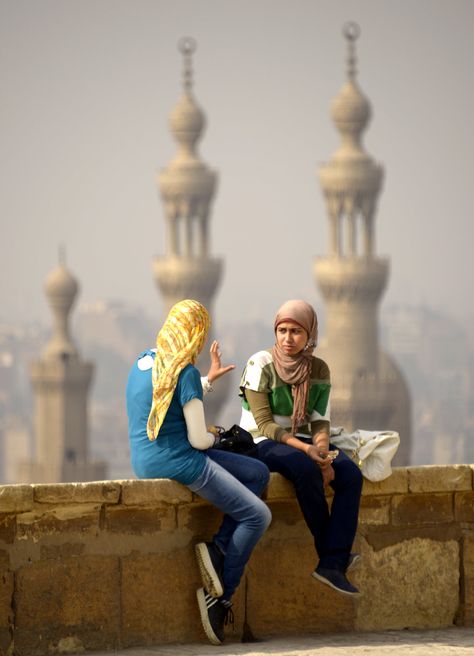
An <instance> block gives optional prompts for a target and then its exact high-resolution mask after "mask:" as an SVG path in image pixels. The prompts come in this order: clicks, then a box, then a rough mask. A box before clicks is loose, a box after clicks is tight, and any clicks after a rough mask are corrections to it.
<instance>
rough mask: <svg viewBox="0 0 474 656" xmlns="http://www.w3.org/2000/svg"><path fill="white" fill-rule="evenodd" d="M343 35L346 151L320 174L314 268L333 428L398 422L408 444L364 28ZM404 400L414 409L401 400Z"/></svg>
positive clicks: (339, 99) (341, 120)
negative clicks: (385, 328) (363, 57)
mask: <svg viewBox="0 0 474 656" xmlns="http://www.w3.org/2000/svg"><path fill="white" fill-rule="evenodd" d="M343 33H344V36H345V38H346V39H347V45H348V57H347V80H346V82H345V84H344V85H343V87H342V89H341V90H340V92H339V94H338V95H337V96H336V98H335V100H334V102H333V104H332V108H331V114H332V118H333V121H334V123H335V125H336V127H337V129H338V131H339V133H340V135H341V144H340V146H339V148H338V149H337V150H336V152H335V153H334V155H333V157H332V158H331V160H330V161H329V162H328V163H327V164H324V165H323V166H322V167H321V169H320V172H319V177H320V182H321V187H322V190H323V193H324V196H325V199H326V206H327V212H328V217H329V254H328V256H327V257H323V258H318V259H317V260H316V262H315V265H314V272H315V276H316V278H317V281H318V284H319V287H320V289H321V292H322V295H323V297H324V300H325V302H326V307H327V313H326V315H327V323H326V335H327V337H326V339H325V340H323V342H322V344H321V349H320V352H321V357H324V359H326V360H327V361H328V364H329V366H330V369H331V377H332V381H333V395H332V406H333V417H334V420H335V422H336V423H337V424H341V425H344V427H345V428H347V429H351V430H352V429H354V428H383V427H385V428H395V429H396V430H397V427H395V426H394V425H393V422H394V421H396V423H398V428H399V429H400V431H401V432H402V431H404V432H405V435H401V439H402V440H403V439H405V440H406V441H407V440H408V442H409V435H407V433H409V420H407V422H405V423H404V422H403V421H399V419H400V418H399V417H397V418H396V419H395V418H394V417H395V414H396V412H398V409H397V407H396V406H397V404H404V406H405V407H404V409H403V411H405V409H406V406H407V405H408V406H409V397H408V391H407V388H406V385H405V383H404V381H403V378H402V377H401V374H400V372H398V370H397V369H396V365H395V364H394V363H392V362H391V360H390V359H389V358H388V356H386V355H385V354H383V353H382V352H381V351H380V348H379V338H378V309H379V302H380V299H381V297H382V294H383V292H384V289H385V287H386V284H387V280H388V274H389V262H388V260H387V259H386V258H381V257H378V256H377V255H376V245H375V213H376V207H377V200H378V196H379V193H380V190H381V187H382V181H383V175H384V174H383V169H382V166H380V165H379V164H377V163H376V162H375V161H374V160H373V159H372V157H371V156H370V155H369V154H368V153H367V152H366V150H365V149H364V146H363V144H362V134H363V132H364V130H365V129H366V127H367V125H368V123H369V120H370V116H371V106H370V103H369V101H368V99H367V98H366V97H365V95H364V94H363V93H362V91H361V89H360V87H359V84H358V82H357V79H356V72H357V71H356V63H357V60H356V50H355V42H356V40H357V38H358V37H359V34H360V29H359V26H358V25H357V24H356V23H352V22H351V23H347V24H346V25H345V26H344V31H343ZM389 387H390V391H389ZM397 395H398V396H397ZM403 395H405V396H407V397H408V402H407V400H406V398H404V399H403V400H401V399H402V396H403ZM407 412H408V414H409V407H408V410H407ZM391 422H392V423H391ZM402 424H403V427H402ZM407 425H408V428H407ZM405 443H407V442H405Z"/></svg>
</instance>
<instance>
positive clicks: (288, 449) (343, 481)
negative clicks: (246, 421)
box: [257, 440, 362, 571]
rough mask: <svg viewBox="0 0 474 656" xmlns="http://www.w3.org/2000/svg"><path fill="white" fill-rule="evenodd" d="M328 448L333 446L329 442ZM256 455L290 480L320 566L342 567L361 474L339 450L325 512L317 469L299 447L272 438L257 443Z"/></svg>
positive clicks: (355, 515) (352, 528)
mask: <svg viewBox="0 0 474 656" xmlns="http://www.w3.org/2000/svg"><path fill="white" fill-rule="evenodd" d="M329 448H330V449H335V447H334V446H332V445H330V447H329ZM257 449H258V458H259V459H260V460H261V461H262V462H264V463H265V464H266V465H267V466H268V468H269V469H270V471H272V472H278V473H280V474H282V476H284V477H285V478H287V479H288V480H289V481H291V482H292V483H293V485H294V487H295V493H296V498H297V499H298V503H299V505H300V508H301V512H302V513H303V517H304V519H305V521H306V524H307V525H308V528H309V530H310V531H311V533H312V535H313V538H314V546H315V548H316V553H317V554H318V556H319V564H320V565H321V567H328V568H335V569H340V570H342V571H345V569H346V567H347V563H348V559H349V554H350V551H351V547H352V543H353V541H354V537H355V534H356V530H357V520H358V516H359V503H360V495H361V492H362V474H361V472H360V469H359V467H357V465H356V464H355V463H354V462H353V461H352V460H351V459H350V458H348V456H346V455H345V454H344V453H343V452H342V451H340V452H339V455H338V456H337V458H336V459H335V460H334V461H333V463H332V466H333V468H334V474H335V476H334V480H333V481H332V482H331V483H330V485H331V487H332V488H333V490H334V499H333V502H332V506H331V512H329V508H328V504H327V501H326V495H325V493H324V485H323V477H322V475H321V470H320V469H319V467H318V466H317V465H316V463H314V462H313V461H312V460H311V458H309V457H308V456H307V455H306V454H305V453H303V451H299V450H298V449H295V448H293V447H292V446H288V445H286V444H283V443H281V442H275V441H274V440H264V441H262V442H259V443H258V444H257Z"/></svg>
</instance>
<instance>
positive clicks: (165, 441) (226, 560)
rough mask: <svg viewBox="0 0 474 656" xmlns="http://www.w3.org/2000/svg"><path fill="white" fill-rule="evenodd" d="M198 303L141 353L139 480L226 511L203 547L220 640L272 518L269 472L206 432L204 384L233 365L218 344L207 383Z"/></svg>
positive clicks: (179, 312) (132, 387)
mask: <svg viewBox="0 0 474 656" xmlns="http://www.w3.org/2000/svg"><path fill="white" fill-rule="evenodd" d="M210 324H211V322H210V318H209V314H208V312H207V310H206V308H205V307H204V306H203V305H201V303H199V302H198V301H193V300H184V301H180V302H179V303H177V304H176V305H174V306H173V307H172V308H171V310H170V312H169V314H168V317H167V318H166V321H165V323H164V324H163V326H162V328H161V330H160V331H159V333H158V336H157V338H156V349H150V350H147V351H144V352H143V353H141V354H140V355H139V357H138V359H137V361H136V362H135V363H134V365H133V366H132V369H131V371H130V374H129V377H128V383H127V414H128V426H129V438H130V451H131V460H132V467H133V469H134V471H135V474H136V475H137V476H138V477H139V478H172V479H174V480H177V481H179V482H180V483H182V484H183V485H186V486H187V487H188V488H189V489H190V490H192V491H193V492H195V493H196V494H198V495H199V496H201V497H203V498H204V499H207V500H208V501H209V502H210V503H212V504H214V505H215V506H217V508H219V510H221V511H222V512H223V513H224V514H225V516H224V520H223V522H222V524H221V527H220V528H219V530H218V532H217V533H216V535H215V536H214V538H213V539H212V541H211V542H201V543H199V544H197V545H196V556H197V560H198V565H199V569H200V573H201V576H202V579H203V587H202V588H199V590H198V591H197V599H198V604H199V611H200V614H201V620H202V623H203V627H204V630H205V631H206V634H207V636H208V638H209V640H210V641H211V642H212V643H213V644H216V645H218V644H221V643H222V642H223V640H224V624H225V623H226V621H227V619H228V615H229V613H231V612H232V611H231V606H232V602H231V599H232V595H233V593H234V591H235V589H236V588H237V586H238V584H239V581H240V579H241V577H242V574H243V571H244V568H245V565H246V563H247V561H248V559H249V558H250V554H251V553H252V550H253V548H254V547H255V545H256V544H257V542H258V540H259V539H260V537H261V536H262V534H263V533H264V531H265V529H266V528H267V526H268V525H269V523H270V520H271V515H270V511H269V509H268V508H267V506H266V505H265V504H264V503H263V501H261V499H260V498H259V497H260V495H261V494H262V492H263V490H264V489H265V487H266V485H267V483H268V478H269V471H268V468H267V467H266V465H264V464H263V463H261V462H259V461H258V460H256V459H253V458H248V457H246V456H242V455H239V454H236V453H230V452H226V451H220V450H217V449H213V447H214V446H215V442H216V439H218V438H216V437H215V436H214V435H212V434H210V433H208V432H207V429H206V422H205V417H204V407H203V386H204V387H209V384H210V383H212V382H213V381H214V380H216V379H217V378H218V377H219V376H221V375H223V374H224V373H226V372H227V371H229V370H230V369H232V368H233V367H232V366H230V367H222V366H221V362H220V353H219V348H218V344H217V342H214V343H213V344H212V346H211V368H210V370H209V374H208V377H207V379H204V380H201V378H200V374H199V372H198V370H197V369H196V367H195V363H196V360H197V357H198V356H199V354H200V352H201V351H202V349H203V347H204V344H205V342H206V339H207V335H208V332H209V328H210Z"/></svg>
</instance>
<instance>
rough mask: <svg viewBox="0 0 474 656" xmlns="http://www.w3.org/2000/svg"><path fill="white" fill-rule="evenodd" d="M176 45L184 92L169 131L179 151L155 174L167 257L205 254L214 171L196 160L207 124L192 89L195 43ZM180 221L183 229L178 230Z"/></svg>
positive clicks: (187, 40)
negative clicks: (195, 231)
mask: <svg viewBox="0 0 474 656" xmlns="http://www.w3.org/2000/svg"><path fill="white" fill-rule="evenodd" d="M178 48H179V50H180V52H181V53H182V55H183V60H184V68H183V95H182V96H181V99H180V100H179V102H178V104H177V105H176V106H175V107H174V109H173V110H172V112H171V115H170V128H171V133H172V135H173V137H174V139H175V140H176V142H177V144H178V151H177V153H176V155H175V156H174V157H173V159H172V160H171V162H170V163H169V165H168V167H167V168H165V169H163V170H162V171H161V173H160V174H159V176H158V184H159V188H160V192H161V196H162V198H163V202H164V206H165V214H166V219H167V247H166V251H167V253H166V254H167V255H168V256H169V257H181V256H184V257H190V256H191V257H193V256H194V257H206V255H207V254H208V251H209V244H208V225H207V224H208V214H209V206H210V203H211V200H212V197H213V195H214V191H215V187H216V182H217V174H216V173H215V172H214V171H211V170H210V169H209V167H208V166H206V164H205V163H204V162H202V161H201V160H200V159H199V155H198V153H197V149H196V145H197V142H198V141H199V139H200V138H201V136H202V133H203V131H204V127H205V123H206V119H205V116H204V112H203V111H202V110H201V108H200V107H199V105H198V104H197V102H196V100H195V98H194V95H193V91H192V87H193V72H192V55H193V53H194V52H195V50H196V42H195V40H194V39H192V38H190V37H183V38H182V39H181V40H180V41H179V44H178ZM194 218H196V219H197V221H196V222H197V224H198V235H197V237H198V238H197V240H194V239H193V223H195V222H194V221H193V219H194ZM180 219H182V220H181V221H180ZM182 223H184V225H185V227H184V230H180V224H182ZM182 232H184V234H181V233H182Z"/></svg>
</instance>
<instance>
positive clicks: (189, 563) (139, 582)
mask: <svg viewBox="0 0 474 656" xmlns="http://www.w3.org/2000/svg"><path fill="white" fill-rule="evenodd" d="M201 586H202V583H201V579H200V576H199V570H198V568H197V565H196V562H195V557H194V550H193V546H192V545H190V546H188V547H187V548H185V549H178V550H176V551H174V552H173V553H168V554H162V553H159V554H158V553H157V554H149V555H148V556H143V555H133V556H129V557H126V558H123V560H122V600H121V603H122V642H123V646H124V647H130V646H133V645H144V644H145V645H150V644H160V643H167V642H207V638H206V637H205V633H204V631H203V629H202V625H201V620H200V616H199V610H198V607H197V603H196V590H197V589H198V588H199V587H201ZM236 601H237V603H236V604H235V608H234V612H235V615H236V620H237V623H236V630H237V635H238V634H239V633H240V632H241V631H242V623H243V618H244V612H243V608H242V606H241V604H242V603H243V597H242V596H241V597H240V603H239V601H238V597H237V596H236ZM238 609H240V612H237V610H238Z"/></svg>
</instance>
